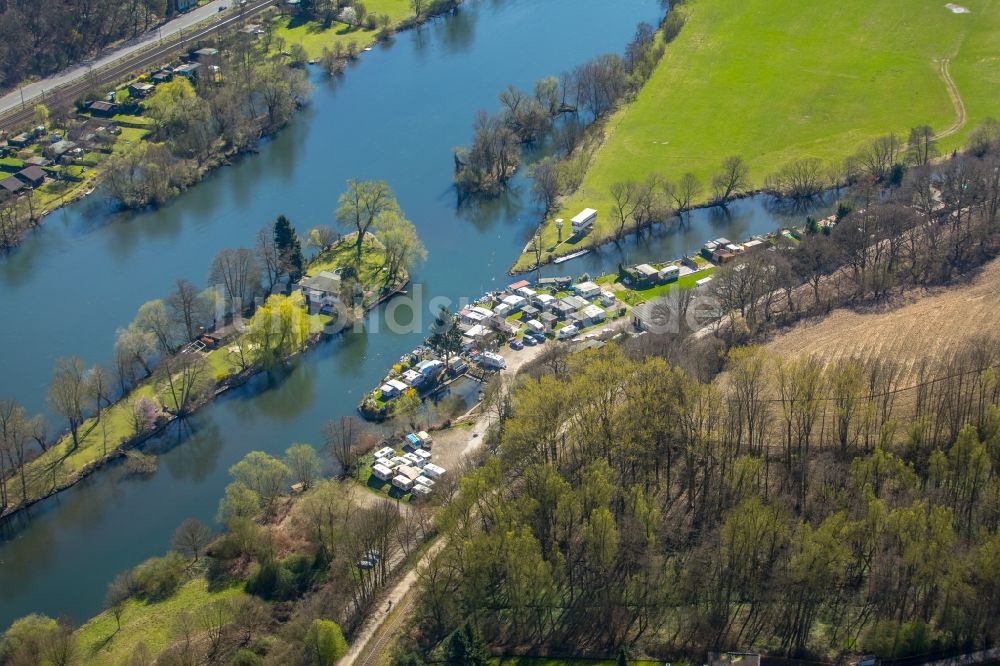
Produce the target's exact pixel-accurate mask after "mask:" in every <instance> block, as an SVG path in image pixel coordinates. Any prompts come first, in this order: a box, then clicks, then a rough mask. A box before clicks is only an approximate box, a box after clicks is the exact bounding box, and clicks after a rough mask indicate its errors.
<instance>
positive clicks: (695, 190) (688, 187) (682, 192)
mask: <svg viewBox="0 0 1000 666" xmlns="http://www.w3.org/2000/svg"><path fill="white" fill-rule="evenodd" d="M703 190H704V188H703V187H702V185H701V181H699V180H698V177H697V176H695V175H694V174H693V173H691V172H690V171H688V172H687V173H685V174H684V175H683V176H681V179H680V180H679V181H678V182H677V183H671V182H669V181H667V182H665V183H663V192H664V194H666V195H667V196H668V197H670V198H671V199H673V201H674V204H675V206H676V208H677V212H678V213H683V212H684V211H686V210H689V209H690V208H691V204H692V203H693V202H694V200H695V199H697V198H698V197H699V196H701V193H702V191H703Z"/></svg>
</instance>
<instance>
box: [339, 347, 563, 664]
mask: <svg viewBox="0 0 1000 666" xmlns="http://www.w3.org/2000/svg"><path fill="white" fill-rule="evenodd" d="M550 344H559V343H557V342H555V341H549V342H547V343H545V345H539V346H537V347H526V348H524V349H522V350H521V351H519V352H515V351H513V350H512V349H510V348H505V349H503V351H502V352H501V353H502V354H503V356H504V358H505V359H506V360H507V369H506V370H504V372H503V375H504V376H507V377H513V376H514V375H516V374H517V373H518V372H519V371H520V370H521V368H523V367H524V366H525V365H527V364H528V363H529V362H530V361H532V360H533V359H535V358H537V357H538V356H539V355H540V354H541V353H542V352H543V351H544V350H545V348H546V345H550ZM492 421H493V417H492V415H490V414H480V415H479V417H478V418H476V419H475V421H473V422H472V423H471V424H465V425H463V426H458V427H455V428H452V429H450V430H447V431H443V432H440V433H435V434H434V455H435V456H440V463H441V464H443V465H445V467H446V468H447V469H456V470H457V468H458V462H459V461H460V460H461V459H462V458H464V457H466V456H469V455H471V454H473V453H475V452H476V451H477V450H478V449H479V448H480V447H481V446H482V445H483V437H482V434H483V433H484V432H485V431H486V430H487V429H488V428H489V426H490V425H491V423H492ZM359 490H360V489H359ZM360 493H361V494H362V495H371V493H366V492H365V491H364V490H360ZM372 497H374V495H372ZM446 543H447V541H446V540H445V539H444V538H443V537H438V538H436V539H435V540H434V541H433V542H432V543H431V545H430V547H429V548H427V550H426V552H424V554H423V555H422V556H421V557H420V560H419V561H418V562H417V564H416V565H415V566H414V567H413V568H412V569H411V570H410V571H409V572H407V573H406V575H405V576H403V578H402V579H401V580H400V581H399V582H398V583H396V585H395V586H394V587H393V588H392V589H391V590H389V592H388V594H386V595H385V597H384V598H383V599H382V602H380V605H379V607H378V610H376V611H375V612H373V613H372V614H371V615H369V616H368V618H367V619H366V620H365V623H364V624H363V625H362V628H361V631H360V632H359V634H358V636H357V637H356V638H355V639H354V641H353V642H352V644H351V648H350V650H348V652H347V654H346V655H344V657H343V659H341V660H340V661H339V662H337V666H354V665H355V664H358V665H359V666H377V665H378V664H380V663H382V662H383V661H385V659H386V657H387V656H388V653H389V651H390V650H391V648H392V647H393V646H394V645H395V642H396V639H397V638H398V637H399V630H400V629H401V628H402V627H403V625H404V624H405V622H406V621H407V620H408V619H409V617H410V611H411V610H412V608H413V605H414V604H415V603H416V600H417V596H418V591H417V590H416V589H415V588H416V585H417V582H418V581H419V580H420V571H421V570H422V569H423V568H424V567H426V566H427V563H428V562H430V561H431V560H432V559H433V558H434V557H436V556H437V554H438V553H439V552H441V549H442V548H444V546H445V544H446Z"/></svg>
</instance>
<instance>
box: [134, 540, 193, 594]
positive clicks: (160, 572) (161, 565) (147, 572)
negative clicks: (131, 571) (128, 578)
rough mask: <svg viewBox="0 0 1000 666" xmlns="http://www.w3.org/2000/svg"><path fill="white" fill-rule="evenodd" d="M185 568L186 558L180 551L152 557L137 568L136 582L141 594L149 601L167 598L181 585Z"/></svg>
mask: <svg viewBox="0 0 1000 666" xmlns="http://www.w3.org/2000/svg"><path fill="white" fill-rule="evenodd" d="M184 568H185V561H184V558H183V557H181V556H180V555H179V554H178V553H173V552H171V553H168V554H167V555H165V556H164V557H151V558H150V559H148V560H146V561H145V562H143V563H142V564H140V565H139V566H137V567H136V568H135V584H136V587H137V588H138V590H139V595H140V596H142V597H143V598H145V599H147V600H149V601H160V600H162V599H166V598H167V597H169V596H170V595H172V594H173V593H174V592H176V591H177V588H178V587H180V584H181V581H182V580H183V578H184Z"/></svg>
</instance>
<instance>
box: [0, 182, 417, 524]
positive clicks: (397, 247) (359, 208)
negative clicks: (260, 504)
mask: <svg viewBox="0 0 1000 666" xmlns="http://www.w3.org/2000/svg"><path fill="white" fill-rule="evenodd" d="M375 200H377V204H375V203H373V201H375ZM340 204H341V205H340V208H339V209H338V211H337V218H338V220H339V221H340V223H341V225H342V226H343V228H344V229H345V230H352V233H350V234H348V235H347V236H344V237H342V238H338V236H337V232H336V231H334V229H333V228H332V227H327V226H323V225H321V226H318V227H315V228H314V229H312V230H311V231H310V233H309V238H308V245H309V246H310V247H312V248H314V250H315V252H316V255H315V256H314V257H313V259H312V260H311V261H310V262H308V263H307V262H306V260H305V258H304V256H303V250H302V244H301V242H300V240H299V239H298V235H297V233H296V232H295V229H294V227H292V226H291V224H290V222H289V221H288V219H287V218H285V217H284V216H280V217H279V218H278V219H277V220H276V221H275V222H274V223H272V224H269V225H266V226H265V227H263V228H262V229H261V230H260V231H259V232H258V233H257V237H256V247H255V248H254V249H250V248H238V249H224V250H221V251H220V252H219V253H218V254H217V255H216V257H215V259H214V260H213V262H212V266H211V269H210V271H209V282H210V284H212V285H215V286H214V288H213V289H210V290H208V291H201V290H200V289H199V288H198V287H196V286H195V285H193V284H192V283H190V282H188V281H186V280H177V282H176V285H175V288H174V291H173V292H172V293H171V294H169V295H168V296H167V297H166V298H165V299H162V300H161V299H156V300H152V301H149V302H147V303H145V304H143V305H142V306H141V307H140V308H139V312H138V314H137V316H136V318H135V320H134V321H133V322H132V323H131V324H129V325H128V326H127V327H124V328H122V329H120V330H119V331H118V334H117V339H116V342H115V353H114V363H113V367H112V368H111V369H108V368H105V367H103V366H101V365H96V366H94V367H91V368H88V367H87V366H86V364H85V363H84V362H83V360H81V359H79V358H65V359H59V360H58V361H57V363H56V366H55V370H54V373H53V381H52V385H51V388H50V390H49V402H50V405H51V406H52V408H53V410H54V411H55V412H56V413H57V414H59V415H60V416H61V417H62V418H64V419H65V422H66V423H67V424H68V426H69V432H68V433H67V434H66V435H60V436H57V437H56V438H55V440H54V441H52V439H51V438H50V435H49V432H48V428H47V424H46V421H45V419H44V418H43V417H41V416H36V417H30V416H29V415H28V414H27V412H26V411H25V410H24V408H23V407H21V406H20V405H18V404H17V402H16V401H15V400H13V399H6V400H3V401H0V507H2V514H3V515H8V514H10V513H12V512H15V511H17V510H18V509H20V508H23V507H24V506H26V505H28V504H31V503H33V502H35V501H37V500H39V499H42V498H44V497H47V496H48V495H50V494H52V493H54V492H58V491H59V490H62V489H64V488H66V487H68V486H70V485H72V484H73V483H75V482H76V481H78V480H79V479H81V478H82V477H84V476H85V475H87V474H88V473H90V472H92V471H93V470H94V469H96V468H97V467H98V466H99V465H101V464H103V463H105V462H107V461H108V460H110V459H113V458H116V457H118V456H119V455H120V454H121V452H122V451H123V450H125V449H128V448H131V447H133V446H135V445H137V444H139V443H141V442H142V441H143V440H145V439H146V438H148V437H149V436H151V435H153V434H155V433H157V432H159V431H160V430H161V429H162V428H163V427H165V426H166V425H167V424H169V423H170V422H172V421H173V420H174V419H176V418H180V417H183V416H185V415H186V414H189V413H191V412H192V411H193V410H195V409H197V408H198V407H199V406H201V405H202V404H204V403H205V402H206V401H207V400H210V399H211V398H212V397H213V396H215V395H217V394H218V393H219V392H221V391H223V390H225V389H227V388H229V387H231V386H233V385H235V384H238V383H241V382H243V381H245V380H246V379H247V378H248V377H250V376H251V375H253V374H255V373H256V372H259V371H261V370H270V369H272V368H274V367H275V366H277V365H279V364H281V363H283V362H285V361H286V360H287V359H289V358H290V357H291V356H293V355H295V354H298V353H299V352H301V351H302V350H303V349H304V348H306V347H307V346H308V345H309V344H311V343H312V342H314V341H316V340H317V339H318V338H319V336H320V335H321V334H322V333H323V332H324V331H327V330H339V328H342V327H343V326H346V325H347V324H348V323H349V322H347V321H337V320H335V317H334V316H331V315H328V314H309V313H308V312H307V310H306V307H305V305H306V304H305V302H304V299H303V296H302V293H301V292H299V291H297V290H296V291H292V292H291V293H286V289H287V284H288V282H290V281H294V280H297V279H299V278H300V277H301V276H302V275H303V274H309V275H314V274H316V273H319V272H321V271H324V270H333V269H334V268H340V269H341V275H342V294H341V299H342V302H343V303H345V305H346V307H345V308H344V309H343V311H342V312H339V313H337V314H336V316H337V317H350V316H351V313H352V311H353V310H354V309H358V310H362V311H363V310H365V309H368V308H370V307H372V306H373V305H375V304H376V303H378V302H379V301H380V300H381V299H383V298H385V297H387V296H388V295H391V294H393V293H395V292H396V291H397V290H399V289H400V288H402V286H403V285H404V284H405V283H406V282H407V281H408V280H409V270H410V269H411V268H412V266H413V265H414V264H415V263H417V262H419V261H421V260H422V259H423V258H424V257H425V256H426V251H425V250H424V249H423V245H422V243H421V242H420V239H419V238H418V237H417V235H416V230H415V228H414V227H413V224H412V223H411V222H410V221H409V220H407V219H406V218H405V217H404V216H403V214H402V212H401V211H400V210H399V207H398V204H397V203H396V200H395V196H394V194H393V193H392V191H391V189H390V188H389V187H388V185H386V184H385V183H383V182H379V181H367V182H363V181H351V182H350V183H349V184H348V189H347V191H346V192H345V193H344V194H343V195H342V196H341V197H340ZM372 233H375V234H377V237H375V236H373V235H372ZM362 239H363V240H362ZM244 317H246V319H244ZM227 322H230V324H229V325H230V327H231V328H233V332H234V335H232V336H231V339H230V337H229V336H227V337H226V339H225V340H224V343H223V345H222V346H219V347H217V348H210V349H206V350H204V351H201V350H200V349H199V348H198V347H197V346H195V347H192V346H191V343H194V344H195V345H197V342H198V341H199V340H200V339H201V338H202V337H203V336H204V334H205V333H210V332H212V329H213V328H214V326H215V325H219V326H221V325H222V324H223V323H227ZM330 325H335V326H336V327H337V328H336V329H329V328H328V327H329V326H330Z"/></svg>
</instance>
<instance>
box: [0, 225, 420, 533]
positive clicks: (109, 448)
mask: <svg viewBox="0 0 1000 666" xmlns="http://www.w3.org/2000/svg"><path fill="white" fill-rule="evenodd" d="M353 237H354V236H353V235H350V236H347V237H345V238H344V239H343V240H342V241H341V242H340V243H339V244H337V245H335V246H334V247H333V248H331V249H330V250H328V251H326V252H324V253H322V254H321V255H320V256H318V257H317V258H316V259H315V260H314V261H313V262H311V263H310V265H309V267H308V269H307V273H309V274H315V273H318V272H320V271H323V270H331V269H333V268H336V267H339V266H346V265H352V264H353V262H354V259H355V257H354V254H353V253H354V244H353ZM362 247H363V250H362V259H361V262H360V264H359V266H360V270H359V271H358V274H359V278H360V284H361V285H363V288H364V294H365V296H364V307H365V308H370V307H373V306H374V305H376V304H377V303H378V302H380V301H381V300H382V299H383V298H385V297H386V296H387V295H388V294H391V293H394V292H395V291H397V290H399V289H400V288H402V286H403V285H404V284H406V281H407V280H408V279H409V278H408V276H407V275H405V274H404V275H402V276H400V277H399V278H398V279H397V280H396V282H395V283H394V284H391V285H386V284H385V279H384V276H383V271H382V270H381V257H382V252H383V246H382V244H381V243H380V242H379V241H378V240H377V239H375V238H373V237H371V236H367V237H366V239H365V243H364V244H363V246H362ZM302 316H303V317H306V318H307V320H308V322H307V323H308V329H307V330H308V331H310V336H309V338H308V340H307V341H306V343H305V344H306V345H308V344H310V343H311V342H313V341H315V340H316V339H318V337H319V332H320V331H322V330H323V329H324V327H325V326H326V325H327V324H329V323H330V322H331V321H332V319H331V317H329V316H327V315H321V314H312V315H310V314H307V313H306V312H305V311H304V310H303V311H302ZM251 325H252V324H251ZM235 346H236V343H235V342H233V341H228V342H226V343H224V344H223V345H222V346H220V347H218V348H216V349H212V350H210V351H207V352H204V354H205V360H206V362H207V371H206V372H205V374H204V377H203V380H202V381H203V383H204V386H202V390H203V391H204V393H205V398H204V400H203V401H201V402H199V403H197V404H195V405H193V406H192V407H190V408H189V410H193V409H195V408H197V407H200V406H201V405H202V404H204V403H205V402H208V401H210V400H211V399H212V397H213V396H214V395H216V394H217V393H218V392H221V391H224V390H225V389H227V388H229V387H230V386H233V385H236V384H238V383H241V382H242V381H243V380H244V379H245V378H246V377H247V376H249V375H251V374H253V373H254V372H256V371H257V370H259V369H260V368H259V367H258V366H253V367H251V368H248V369H246V370H244V368H243V365H241V364H240V362H239V354H238V353H237V351H235V350H234V349H235ZM193 353H202V352H193ZM296 353H297V352H296ZM141 398H148V399H150V400H152V401H153V402H154V403H155V404H156V405H158V406H160V408H161V410H162V412H161V413H162V416H161V417H160V419H159V420H158V425H159V426H160V427H162V426H163V425H164V424H165V423H166V422H168V421H169V420H171V419H172V418H174V416H173V414H171V413H169V412H167V411H166V410H163V406H165V405H166V406H170V405H171V398H170V391H169V388H168V387H167V386H165V385H164V380H163V378H162V377H159V376H158V375H156V374H154V375H153V377H150V378H148V379H146V380H144V381H143V382H142V383H140V384H139V385H138V386H137V387H135V388H134V389H132V390H131V391H130V393H129V395H128V396H127V398H123V399H121V400H119V401H118V402H115V403H114V404H112V405H111V406H108V407H105V408H104V409H103V410H102V411H101V417H100V419H98V418H97V417H96V416H94V417H91V418H89V419H87V420H86V421H85V422H84V423H83V424H82V425H81V426H80V429H79V444H78V446H76V447H75V448H74V446H73V440H72V437H71V436H70V435H69V434H68V433H67V434H64V435H62V436H61V437H60V438H59V439H58V441H57V442H56V443H55V444H53V445H52V446H50V447H49V448H48V450H46V451H45V452H44V453H42V454H41V455H39V456H38V457H36V458H35V459H33V460H31V461H30V462H28V463H27V464H26V465H25V467H24V478H25V483H24V488H25V490H26V492H23V491H22V483H21V477H20V472H19V471H16V472H15V473H14V474H13V475H12V476H11V477H10V478H9V479H8V481H7V488H8V492H9V496H10V497H9V499H10V503H9V506H8V507H7V508H6V509H5V510H3V511H2V512H0V517H5V516H8V515H11V514H13V513H15V512H16V511H18V510H19V509H21V508H23V507H24V506H27V505H29V504H32V503H34V502H36V501H38V500H41V499H44V498H45V497H48V496H49V495H52V494H54V493H56V492H58V491H60V490H63V489H65V488H68V487H69V486H71V485H73V484H74V483H76V482H77V481H79V480H80V479H82V478H83V477H84V476H86V475H87V474H89V473H91V472H92V471H94V470H95V469H97V468H99V467H100V466H101V465H103V464H104V463H106V462H108V461H109V460H111V459H113V458H116V457H117V456H119V455H120V454H121V452H122V451H123V450H125V449H128V448H130V447H132V446H134V445H136V444H138V443H140V442H141V441H142V440H143V439H144V438H146V437H148V436H149V435H150V434H152V433H153V432H155V431H154V430H147V431H143V432H137V431H136V426H135V419H134V417H133V409H134V407H133V405H134V403H135V401H138V400H139V399H141ZM171 411H172V410H171Z"/></svg>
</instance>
